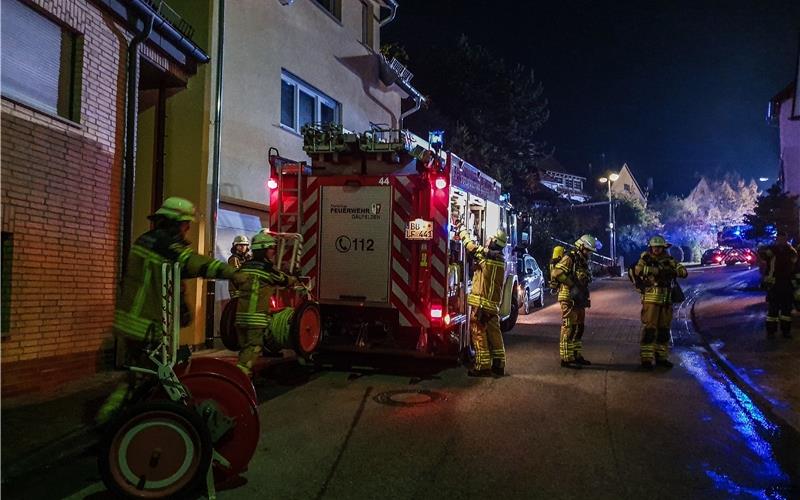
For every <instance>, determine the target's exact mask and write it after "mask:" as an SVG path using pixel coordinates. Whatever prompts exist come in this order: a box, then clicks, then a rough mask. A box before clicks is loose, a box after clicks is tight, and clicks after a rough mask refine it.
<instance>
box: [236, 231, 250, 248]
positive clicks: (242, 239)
mask: <svg viewBox="0 0 800 500" xmlns="http://www.w3.org/2000/svg"><path fill="white" fill-rule="evenodd" d="M249 244H250V240H248V239H247V236H245V235H243V234H239V235H237V236H236V237H235V238H234V239H233V246H236V245H249Z"/></svg>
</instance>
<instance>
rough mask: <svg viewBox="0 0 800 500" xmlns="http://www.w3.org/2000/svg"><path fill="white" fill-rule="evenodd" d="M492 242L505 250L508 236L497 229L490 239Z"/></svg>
mask: <svg viewBox="0 0 800 500" xmlns="http://www.w3.org/2000/svg"><path fill="white" fill-rule="evenodd" d="M492 240H493V241H494V242H495V244H496V245H497V246H499V247H500V248H505V247H506V245H507V244H508V235H507V234H506V232H505V231H503V230H502V229H498V230H497V232H496V233H495V235H494V236H493V237H492Z"/></svg>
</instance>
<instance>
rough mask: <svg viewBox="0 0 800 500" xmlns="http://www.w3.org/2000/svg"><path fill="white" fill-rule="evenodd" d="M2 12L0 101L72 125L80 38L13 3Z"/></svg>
mask: <svg viewBox="0 0 800 500" xmlns="http://www.w3.org/2000/svg"><path fill="white" fill-rule="evenodd" d="M2 11H3V15H2V47H3V50H2V70H1V71H0V72H1V73H2V83H0V86H2V93H3V96H4V97H7V98H9V99H12V100H14V101H18V102H20V103H22V104H26V105H28V106H31V107H33V108H36V109H38V110H41V111H44V112H46V113H52V114H57V115H59V116H63V117H64V118H68V119H70V120H73V121H78V120H79V116H78V115H79V111H80V66H81V64H80V57H79V53H80V52H81V50H80V49H81V38H80V37H78V36H76V35H75V34H74V33H72V32H71V31H68V30H66V29H64V28H62V27H61V26H59V25H58V24H56V23H54V22H53V21H51V20H50V19H48V18H46V17H44V16H43V15H41V14H39V13H38V12H36V11H35V10H33V9H31V8H30V7H28V6H26V5H25V4H23V3H22V2H20V1H19V0H2Z"/></svg>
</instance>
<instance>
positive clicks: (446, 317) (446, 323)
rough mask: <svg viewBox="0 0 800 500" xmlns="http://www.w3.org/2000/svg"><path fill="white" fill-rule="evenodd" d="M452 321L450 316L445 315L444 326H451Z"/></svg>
mask: <svg viewBox="0 0 800 500" xmlns="http://www.w3.org/2000/svg"><path fill="white" fill-rule="evenodd" d="M450 321H451V320H450V315H449V314H445V315H444V326H450Z"/></svg>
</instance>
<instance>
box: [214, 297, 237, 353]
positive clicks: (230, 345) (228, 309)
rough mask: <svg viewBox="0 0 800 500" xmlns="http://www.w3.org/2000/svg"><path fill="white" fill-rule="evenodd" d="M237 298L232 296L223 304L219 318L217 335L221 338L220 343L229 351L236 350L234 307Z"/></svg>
mask: <svg viewBox="0 0 800 500" xmlns="http://www.w3.org/2000/svg"><path fill="white" fill-rule="evenodd" d="M238 303H239V299H238V298H236V297H234V298H232V299H231V300H229V301H228V303H227V304H225V307H224V308H223V309H222V314H221V316H220V319H219V336H220V337H221V338H222V345H224V346H225V349H228V350H229V351H238V350H239V349H241V346H240V345H239V335H238V334H237V333H236V307H237V304H238Z"/></svg>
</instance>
